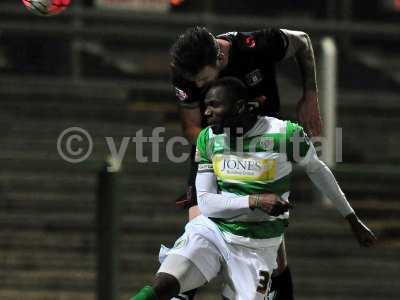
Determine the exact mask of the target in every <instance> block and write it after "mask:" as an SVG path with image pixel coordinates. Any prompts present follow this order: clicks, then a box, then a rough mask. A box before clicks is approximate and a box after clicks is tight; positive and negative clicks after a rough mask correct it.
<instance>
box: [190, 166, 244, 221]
mask: <svg viewBox="0 0 400 300" xmlns="http://www.w3.org/2000/svg"><path fill="white" fill-rule="evenodd" d="M196 190H197V204H198V206H199V209H200V211H201V213H202V214H203V215H204V216H206V217H212V218H226V219H229V218H233V217H236V216H239V215H242V214H245V213H249V211H250V208H249V196H227V195H221V194H218V189H217V180H216V177H215V175H214V173H212V172H203V173H197V176H196Z"/></svg>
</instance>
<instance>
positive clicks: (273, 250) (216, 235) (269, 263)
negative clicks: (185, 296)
mask: <svg viewBox="0 0 400 300" xmlns="http://www.w3.org/2000/svg"><path fill="white" fill-rule="evenodd" d="M278 248H279V245H271V246H268V247H263V248H260V247H258V248H250V247H245V246H242V245H236V244H232V243H227V242H226V241H225V239H224V237H223V234H222V233H221V231H220V230H219V228H218V227H217V226H216V225H215V223H213V222H212V221H211V220H209V219H207V218H206V217H204V216H199V217H197V218H195V219H193V220H192V221H191V222H189V223H188V224H187V225H186V228H185V233H184V234H183V235H182V236H181V237H180V238H179V239H178V240H177V241H176V242H175V244H174V247H173V248H172V249H170V250H168V251H167V252H166V253H165V254H166V255H170V254H176V255H180V256H183V257H186V258H187V259H189V260H190V261H191V262H192V263H193V264H194V265H195V266H196V267H197V269H198V270H199V271H200V272H201V273H202V274H203V275H204V277H205V279H206V280H207V281H210V280H211V279H213V278H215V277H216V276H217V275H218V274H219V273H221V274H222V276H223V278H224V289H223V295H224V296H225V297H226V298H228V299H230V300H253V299H254V300H261V299H265V297H266V294H267V292H268V289H269V285H270V276H271V274H272V271H273V270H274V269H275V268H276V267H277V264H276V257H277V252H278ZM161 256H162V255H161ZM161 256H160V259H161V260H162V259H163V257H161ZM169 268H171V267H169ZM159 271H162V272H166V273H171V274H172V275H174V271H173V270H171V271H170V272H169V271H168V270H167V269H166V268H165V267H163V265H161V267H160V270H159ZM178 280H179V278H178ZM198 284H199V285H198V286H197V287H199V286H200V285H202V282H201V281H199V283H198ZM194 285H196V283H194ZM192 286H193V284H192ZM184 291H185V290H184V288H183V290H182V292H184Z"/></svg>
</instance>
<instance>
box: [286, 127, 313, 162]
mask: <svg viewBox="0 0 400 300" xmlns="http://www.w3.org/2000/svg"><path fill="white" fill-rule="evenodd" d="M311 145H312V144H311V141H310V139H309V138H308V136H307V134H306V133H305V132H304V129H303V127H301V126H300V125H298V124H296V123H292V122H290V121H287V124H286V155H287V158H288V160H289V161H291V162H295V163H299V162H300V161H301V160H302V159H303V158H304V157H305V156H306V155H307V152H308V150H309V149H310V147H311Z"/></svg>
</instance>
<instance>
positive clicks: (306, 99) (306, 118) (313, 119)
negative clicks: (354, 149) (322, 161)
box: [282, 29, 322, 136]
mask: <svg viewBox="0 0 400 300" xmlns="http://www.w3.org/2000/svg"><path fill="white" fill-rule="evenodd" d="M282 31H283V32H284V33H285V35H286V37H287V39H288V46H287V50H286V55H285V58H288V57H295V58H296V60H297V62H298V64H299V68H300V72H301V75H302V83H303V96H302V97H301V99H300V101H299V102H298V104H297V117H298V119H299V121H300V123H301V124H302V125H303V126H304V127H305V129H306V131H307V132H308V133H309V134H310V135H313V136H318V135H320V134H321V127H322V124H321V123H322V122H321V117H320V113H319V105H318V89H317V78H316V71H315V59H314V51H313V47H312V44H311V39H310V37H309V36H308V35H307V34H306V33H305V32H301V31H292V30H286V29H282Z"/></svg>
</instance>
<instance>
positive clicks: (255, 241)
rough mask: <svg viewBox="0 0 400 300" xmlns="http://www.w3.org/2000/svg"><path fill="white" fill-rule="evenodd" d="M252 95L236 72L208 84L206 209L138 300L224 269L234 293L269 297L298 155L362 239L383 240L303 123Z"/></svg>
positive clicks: (203, 152) (203, 154) (203, 156)
mask: <svg viewBox="0 0 400 300" xmlns="http://www.w3.org/2000/svg"><path fill="white" fill-rule="evenodd" d="M248 100H249V99H248V96H247V89H246V87H245V85H244V84H243V83H242V82H241V81H240V80H238V79H235V78H232V77H225V78H222V79H219V80H217V81H216V82H214V83H213V84H212V85H211V87H210V89H209V90H208V92H207V94H206V97H205V105H206V110H205V117H206V118H207V121H208V124H209V125H210V126H209V127H207V128H205V129H203V130H202V131H201V132H200V134H199V137H198V139H197V160H198V162H199V168H198V173H197V177H196V189H197V201H198V205H199V208H200V211H201V215H200V216H198V217H196V218H194V219H193V220H191V221H190V222H189V223H188V224H187V225H186V227H185V233H184V234H183V235H182V236H181V237H180V238H179V239H178V240H177V241H176V243H175V245H174V247H173V248H172V249H171V250H169V251H168V252H167V256H166V258H165V260H164V261H163V263H162V264H161V267H160V269H159V270H158V272H157V275H156V278H155V281H154V284H153V286H146V287H145V288H143V289H142V290H141V291H140V292H139V293H138V294H136V295H135V296H134V297H133V298H132V300H145V299H146V300H147V299H149V300H150V299H151V300H152V299H166V300H167V299H170V298H171V297H174V296H176V295H178V294H179V293H180V292H181V293H182V292H185V291H188V290H191V289H193V288H197V287H200V286H202V285H204V284H205V283H207V282H208V281H210V280H211V279H213V278H215V277H216V276H217V275H218V274H222V275H223V277H224V290H223V295H224V297H225V298H226V299H230V300H256V299H257V300H262V299H265V297H266V295H267V292H268V288H269V282H270V276H271V274H272V271H273V270H274V269H275V268H276V266H277V263H276V256H277V251H278V248H279V245H280V244H281V242H282V237H283V233H284V229H285V227H286V226H287V223H288V222H287V221H288V218H289V212H288V209H289V208H290V204H289V200H288V198H289V193H290V185H289V178H290V174H291V172H292V164H293V163H296V164H299V165H301V166H303V167H304V168H305V171H306V173H307V175H308V176H309V177H310V178H311V180H312V181H313V182H314V184H315V185H316V186H317V187H318V188H319V189H320V190H321V191H322V192H323V193H324V194H326V196H328V197H329V198H330V199H331V200H332V202H333V203H334V205H335V207H336V208H337V209H338V210H339V212H340V213H341V214H342V215H343V217H345V218H346V220H347V221H348V222H349V225H350V228H351V230H352V232H353V233H354V236H355V238H356V239H357V241H358V242H359V244H360V245H361V246H365V247H369V246H372V245H373V244H374V243H375V241H376V238H375V236H374V234H373V233H372V232H371V231H370V230H369V229H368V228H367V227H366V226H365V225H364V224H363V223H362V222H361V221H360V219H359V218H358V217H357V215H356V214H355V212H354V210H353V209H352V207H351V206H350V204H349V203H348V201H347V200H346V197H345V195H344V193H343V192H342V190H341V189H340V187H339V185H338V184H337V182H336V180H335V178H334V176H333V174H332V172H331V171H330V170H329V168H328V167H327V166H326V165H325V164H324V163H323V162H322V161H320V160H319V158H318V156H317V154H316V151H315V148H314V146H313V145H312V143H311V142H310V141H309V140H308V138H307V136H306V134H305V133H304V131H303V129H302V127H301V126H299V125H297V124H295V123H292V122H290V121H282V120H279V119H276V118H273V117H265V116H262V117H260V116H257V114H256V113H252V109H251V106H249V104H248Z"/></svg>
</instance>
